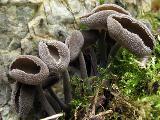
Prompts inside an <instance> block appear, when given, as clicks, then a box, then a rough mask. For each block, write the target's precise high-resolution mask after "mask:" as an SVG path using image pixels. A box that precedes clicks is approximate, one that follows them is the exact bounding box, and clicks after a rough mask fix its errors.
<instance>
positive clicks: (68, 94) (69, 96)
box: [62, 70, 72, 105]
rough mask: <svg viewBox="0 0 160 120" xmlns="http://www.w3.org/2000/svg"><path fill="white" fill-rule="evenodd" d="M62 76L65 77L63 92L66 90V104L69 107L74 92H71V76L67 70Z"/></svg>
mask: <svg viewBox="0 0 160 120" xmlns="http://www.w3.org/2000/svg"><path fill="white" fill-rule="evenodd" d="M62 75H63V90H64V98H65V103H66V104H67V105H69V104H70V102H71V100H72V92H71V84H70V76H69V73H68V70H65V71H64V72H63V73H62Z"/></svg>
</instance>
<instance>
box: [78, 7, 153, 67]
mask: <svg viewBox="0 0 160 120" xmlns="http://www.w3.org/2000/svg"><path fill="white" fill-rule="evenodd" d="M80 22H81V24H84V25H86V26H87V27H88V28H89V30H97V31H99V32H100V35H101V36H102V37H99V39H100V40H98V42H99V43H100V44H99V45H100V47H99V48H100V49H99V51H100V52H101V53H100V54H101V55H102V56H106V49H105V48H107V47H110V46H109V45H110V43H111V42H113V41H114V42H116V43H114V46H113V45H112V46H113V47H112V48H111V49H110V50H109V51H110V53H109V54H108V58H110V57H111V56H113V55H114V54H113V53H116V51H118V49H119V48H120V47H124V48H126V49H128V50H129V51H131V52H132V53H133V54H135V55H137V56H138V57H140V58H142V60H143V58H148V56H149V55H150V54H151V53H152V50H153V48H154V45H155V39H154V37H153V35H152V33H151V31H150V29H149V28H147V25H145V24H144V23H143V22H140V21H138V20H136V19H135V18H133V17H132V16H131V14H130V13H129V12H128V11H126V10H125V9H123V8H122V7H120V6H118V5H115V4H103V5H99V6H97V7H96V8H94V9H93V10H92V11H91V12H90V13H88V14H86V15H84V16H82V17H81V18H80ZM106 46H107V47H106ZM102 52H103V53H102ZM104 59H105V57H101V58H100V61H104ZM144 60H145V61H146V59H144ZM108 61H109V60H108ZM108 61H106V60H105V62H103V65H102V66H106V64H105V63H108ZM142 63H143V62H142Z"/></svg>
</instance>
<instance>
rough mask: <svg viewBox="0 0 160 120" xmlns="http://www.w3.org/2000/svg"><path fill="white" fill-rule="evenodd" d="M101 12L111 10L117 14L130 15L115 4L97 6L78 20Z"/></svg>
mask: <svg viewBox="0 0 160 120" xmlns="http://www.w3.org/2000/svg"><path fill="white" fill-rule="evenodd" d="M103 10H113V11H116V12H118V13H121V14H126V15H130V16H131V14H130V13H129V12H128V11H127V10H125V9H124V8H122V7H120V6H118V5H116V4H102V5H99V6H97V7H95V8H94V9H93V10H92V11H91V12H90V13H88V14H86V15H84V16H82V17H80V18H85V17H88V16H90V15H92V14H94V13H96V12H99V11H103Z"/></svg>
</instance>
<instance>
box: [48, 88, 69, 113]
mask: <svg viewBox="0 0 160 120" xmlns="http://www.w3.org/2000/svg"><path fill="white" fill-rule="evenodd" d="M48 91H49V93H50V94H51V96H52V97H53V98H54V99H55V100H56V101H57V103H58V104H59V106H60V107H61V108H62V109H63V110H64V111H67V109H68V108H67V105H66V104H64V103H63V102H62V101H61V100H60V99H59V98H58V96H57V95H56V94H55V92H54V91H53V90H52V89H51V88H48Z"/></svg>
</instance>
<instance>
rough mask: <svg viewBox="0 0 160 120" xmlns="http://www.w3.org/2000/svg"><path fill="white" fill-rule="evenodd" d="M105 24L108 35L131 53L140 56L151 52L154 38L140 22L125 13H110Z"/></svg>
mask: <svg viewBox="0 0 160 120" xmlns="http://www.w3.org/2000/svg"><path fill="white" fill-rule="evenodd" d="M107 25H108V33H109V35H110V37H111V38H112V39H114V40H115V41H117V43H118V44H120V45H121V46H123V47H125V48H127V49H128V50H129V51H131V52H132V53H134V54H136V55H137V56H139V57H141V58H143V57H146V56H149V55H150V54H151V53H152V50H153V48H154V45H155V39H154V37H153V35H152V33H151V32H150V30H149V29H148V28H147V27H146V25H144V24H143V23H142V22H140V21H138V20H136V19H134V18H132V17H130V16H127V15H110V16H109V17H108V19H107Z"/></svg>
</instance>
